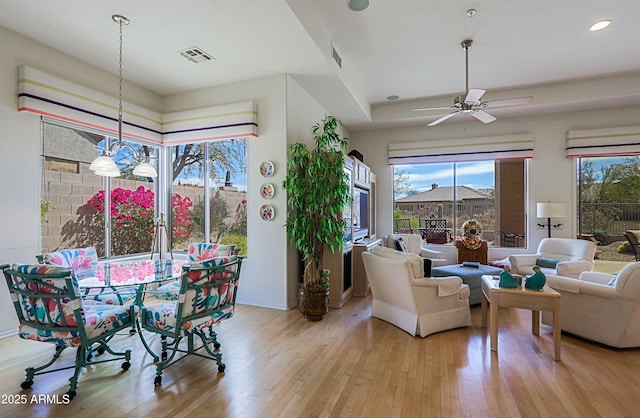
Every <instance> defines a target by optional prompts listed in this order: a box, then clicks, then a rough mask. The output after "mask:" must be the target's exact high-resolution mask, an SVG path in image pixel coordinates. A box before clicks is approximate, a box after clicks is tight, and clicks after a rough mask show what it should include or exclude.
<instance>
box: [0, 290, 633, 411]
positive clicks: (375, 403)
mask: <svg viewBox="0 0 640 418" xmlns="http://www.w3.org/2000/svg"><path fill="white" fill-rule="evenodd" d="M370 305H371V299H370V297H369V298H364V299H363V298H352V299H351V300H350V301H349V302H348V303H347V304H346V305H345V306H344V307H343V308H342V309H332V310H331V311H330V312H329V313H328V314H327V316H326V317H325V319H324V320H323V321H320V322H316V323H313V322H305V321H304V320H303V319H302V318H301V317H300V314H299V312H298V311H297V310H291V311H286V312H285V311H278V310H271V309H264V308H257V307H251V306H238V307H237V311H236V316H235V317H234V318H232V319H230V320H228V321H225V322H223V323H221V324H220V325H219V326H218V327H217V332H218V334H219V337H220V341H221V343H222V350H223V356H224V361H225V363H226V365H227V369H226V372H225V373H224V374H218V372H217V367H216V365H215V363H214V362H213V361H207V360H204V359H200V358H197V357H192V358H190V359H185V360H184V361H182V362H179V363H178V364H176V365H174V366H172V367H170V368H169V369H167V370H166V371H165V373H164V377H163V384H162V386H160V387H154V385H153V378H154V375H155V367H154V365H153V363H152V360H151V358H150V356H149V355H148V354H147V353H146V352H145V350H144V348H143V347H142V345H141V344H140V343H139V339H138V337H137V336H129V335H122V336H118V337H116V338H117V341H116V345H117V346H119V347H125V346H129V347H131V348H133V349H134V352H133V359H132V365H131V369H129V371H122V370H121V369H120V363H119V362H112V363H103V364H97V365H93V366H91V367H90V368H89V369H88V370H86V371H85V372H84V373H83V374H82V376H81V378H80V381H79V384H78V394H77V396H76V398H75V399H74V400H73V401H71V403H70V404H68V405H63V404H55V403H53V402H52V401H55V399H52V398H50V399H49V400H47V399H39V398H38V397H42V396H43V395H58V397H59V400H60V401H61V400H62V395H63V394H64V393H65V392H66V391H67V385H68V378H69V377H70V375H71V371H70V370H67V371H62V372H57V373H51V374H47V375H43V376H37V377H36V379H35V383H34V385H33V387H32V388H31V389H29V390H25V391H23V390H21V389H20V383H21V382H22V381H23V380H24V368H25V367H26V366H29V365H32V364H34V363H38V364H39V363H42V362H44V361H45V360H46V359H48V358H49V356H50V354H51V353H52V351H53V346H50V345H48V344H42V343H36V342H31V341H24V340H21V339H19V338H18V337H10V338H5V339H2V340H0V359H1V360H0V394H1V395H2V399H1V401H2V403H1V404H0V416H3V417H5V416H6V417H9V416H10V417H90V416H91V417H93V416H96V417H118V416H123V417H124V416H127V417H146V416H148V417H165V416H166V417H510V418H511V417H632V416H636V417H638V416H640V349H627V350H616V349H611V348H607V347H604V346H601V345H599V344H595V343H592V342H588V341H584V340H582V339H579V338H576V337H572V336H570V335H567V334H563V335H562V361H560V362H555V361H554V360H553V340H552V329H551V328H550V327H548V326H546V325H542V326H541V332H540V336H539V337H535V336H533V335H531V322H530V321H531V319H530V318H531V313H530V312H527V311H523V310H517V309H507V308H504V309H503V308H500V332H499V353H497V354H496V353H495V352H491V351H490V350H489V334H488V330H487V329H483V328H481V327H480V320H481V315H480V307H479V306H476V307H472V309H471V312H472V322H473V324H472V326H470V327H466V328H461V329H455V330H451V331H446V332H441V333H438V334H434V335H431V336H428V337H427V338H424V339H423V338H419V337H417V338H414V337H411V336H410V335H409V334H407V333H406V332H404V331H401V330H400V329H398V328H396V327H394V326H393V325H390V324H388V323H386V322H383V321H381V320H378V319H375V318H371V310H370ZM154 343H155V344H158V343H159V341H158V340H154ZM63 359H64V360H65V361H67V362H69V363H72V362H73V352H72V351H69V352H68V353H66V354H65V355H64V356H63ZM19 395H26V397H23V398H22V399H26V400H25V403H24V404H20V403H16V401H17V399H20V398H19ZM33 395H36V397H35V398H34V397H32V396H33ZM17 402H19V401H17Z"/></svg>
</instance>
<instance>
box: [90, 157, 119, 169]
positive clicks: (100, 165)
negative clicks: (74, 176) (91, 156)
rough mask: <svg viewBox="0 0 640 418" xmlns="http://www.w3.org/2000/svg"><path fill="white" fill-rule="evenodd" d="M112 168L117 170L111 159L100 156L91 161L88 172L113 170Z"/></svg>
mask: <svg viewBox="0 0 640 418" xmlns="http://www.w3.org/2000/svg"><path fill="white" fill-rule="evenodd" d="M113 167H115V168H118V167H117V166H116V163H115V162H114V161H113V160H112V159H111V157H109V156H107V155H104V154H102V155H101V156H99V157H97V158H96V159H95V160H93V161H92V162H91V165H90V166H89V170H91V171H96V170H99V169H101V170H105V169H113Z"/></svg>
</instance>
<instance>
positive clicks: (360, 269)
mask: <svg viewBox="0 0 640 418" xmlns="http://www.w3.org/2000/svg"><path fill="white" fill-rule="evenodd" d="M381 243H382V240H381V239H373V238H370V239H364V240H362V241H358V242H356V243H355V244H354V245H353V261H352V262H353V296H358V297H362V298H364V297H367V296H368V295H369V292H370V291H371V288H370V287H369V279H368V278H367V272H366V271H365V270H364V263H363V262H362V253H364V252H369V251H371V249H372V248H373V247H375V246H376V245H380V244H381Z"/></svg>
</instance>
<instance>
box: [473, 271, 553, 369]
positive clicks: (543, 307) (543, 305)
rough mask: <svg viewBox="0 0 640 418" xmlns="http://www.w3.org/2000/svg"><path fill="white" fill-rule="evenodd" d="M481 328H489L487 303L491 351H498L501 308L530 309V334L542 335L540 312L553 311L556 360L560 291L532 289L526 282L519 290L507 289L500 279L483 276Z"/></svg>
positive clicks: (547, 288)
mask: <svg viewBox="0 0 640 418" xmlns="http://www.w3.org/2000/svg"><path fill="white" fill-rule="evenodd" d="M481 304H482V305H481V306H482V327H483V328H486V327H487V304H490V310H489V321H490V324H489V332H490V335H491V351H496V352H497V351H498V308H499V307H500V306H503V307H508V308H521V309H531V333H532V334H533V335H540V311H547V312H552V313H553V346H554V360H555V361H560V334H561V322H560V321H561V320H560V318H561V317H560V315H561V305H560V293H558V292H556V291H555V290H553V289H552V288H550V287H549V286H545V287H544V289H542V290H529V289H526V288H523V285H520V286H518V288H517V289H505V288H502V287H499V286H498V279H494V277H493V276H488V275H486V276H482V301H481Z"/></svg>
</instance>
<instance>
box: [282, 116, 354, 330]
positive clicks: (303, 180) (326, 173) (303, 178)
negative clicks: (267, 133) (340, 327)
mask: <svg viewBox="0 0 640 418" xmlns="http://www.w3.org/2000/svg"><path fill="white" fill-rule="evenodd" d="M338 125H339V121H338V120H337V119H336V118H335V117H334V116H326V117H324V118H323V119H322V120H321V121H320V122H318V123H317V124H316V125H314V126H313V128H312V131H311V132H312V133H313V139H314V142H315V147H314V148H311V149H310V148H308V147H307V146H306V145H305V144H301V143H296V144H292V145H290V146H289V150H288V160H287V175H286V177H285V179H284V181H283V182H282V187H283V188H284V189H285V190H286V191H287V202H288V205H289V210H288V212H287V220H286V222H285V227H286V230H287V236H288V237H289V239H290V240H291V242H292V243H293V244H294V245H295V246H296V248H297V249H298V251H299V252H300V255H301V257H302V261H303V263H304V274H303V277H302V283H300V284H299V293H298V307H299V309H300V312H301V313H302V315H303V316H304V318H305V319H308V320H315V321H319V320H321V319H322V316H323V315H324V314H325V313H327V311H328V309H329V273H330V272H329V271H328V270H327V269H323V268H322V265H321V263H322V255H323V254H324V251H326V250H327V249H328V250H329V251H332V252H335V251H341V250H342V246H343V243H344V232H345V227H346V221H345V220H344V218H343V211H344V208H345V205H348V204H349V203H350V201H351V197H350V196H351V195H350V193H351V186H350V184H349V182H348V177H347V176H346V175H345V172H344V162H345V152H346V147H347V141H346V140H345V139H343V138H342V137H341V136H340V134H338V132H337V129H338Z"/></svg>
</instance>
